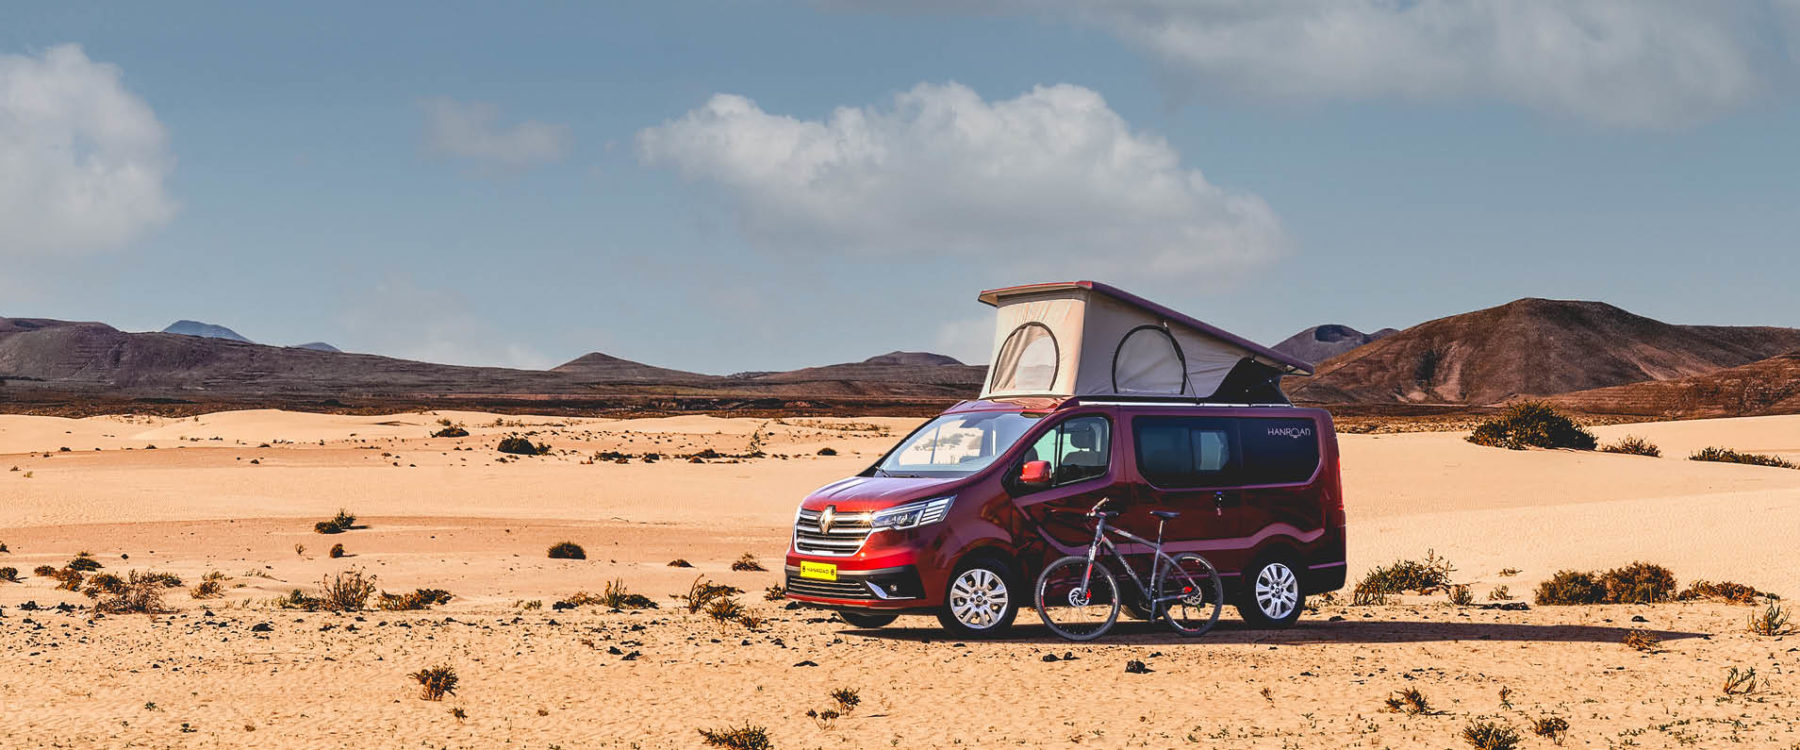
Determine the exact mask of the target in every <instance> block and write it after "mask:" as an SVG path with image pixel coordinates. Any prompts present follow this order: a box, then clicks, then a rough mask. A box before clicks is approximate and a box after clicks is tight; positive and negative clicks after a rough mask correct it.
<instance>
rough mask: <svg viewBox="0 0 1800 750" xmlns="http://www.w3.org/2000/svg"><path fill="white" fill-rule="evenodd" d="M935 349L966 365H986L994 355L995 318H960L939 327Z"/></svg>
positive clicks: (990, 316)
mask: <svg viewBox="0 0 1800 750" xmlns="http://www.w3.org/2000/svg"><path fill="white" fill-rule="evenodd" d="M935 347H936V348H934V349H933V350H932V351H935V352H937V353H939V354H947V355H949V356H952V357H955V358H957V359H960V360H962V361H963V363H964V364H971V365H979V364H985V363H986V362H987V361H988V358H989V357H990V356H992V355H993V353H994V352H993V348H994V316H992V315H984V316H981V317H978V318H960V319H957V320H951V321H947V322H945V323H943V324H941V325H939V326H938V330H937V338H936V341H935Z"/></svg>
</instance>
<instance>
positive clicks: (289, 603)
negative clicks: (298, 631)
mask: <svg viewBox="0 0 1800 750" xmlns="http://www.w3.org/2000/svg"><path fill="white" fill-rule="evenodd" d="M275 606H277V607H280V608H282V609H299V610H305V611H307V612H317V611H319V610H320V609H323V608H324V607H325V602H324V601H322V600H320V599H319V597H316V596H313V595H311V594H308V593H306V592H304V591H301V590H300V589H294V590H293V591H289V592H288V595H287V596H284V597H281V598H280V599H276V600H275Z"/></svg>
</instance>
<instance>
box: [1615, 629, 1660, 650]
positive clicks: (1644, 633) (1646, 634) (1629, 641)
mask: <svg viewBox="0 0 1800 750" xmlns="http://www.w3.org/2000/svg"><path fill="white" fill-rule="evenodd" d="M1620 642H1621V643H1624V644H1625V645H1627V646H1630V647H1632V648H1634V649H1637V650H1639V651H1650V652H1654V651H1656V649H1657V647H1658V646H1661V645H1662V639H1661V638H1658V637H1656V634H1655V633H1652V632H1650V631H1648V630H1635V629H1634V630H1632V631H1631V632H1629V633H1626V634H1625V637H1624V639H1622V640H1621V641H1620Z"/></svg>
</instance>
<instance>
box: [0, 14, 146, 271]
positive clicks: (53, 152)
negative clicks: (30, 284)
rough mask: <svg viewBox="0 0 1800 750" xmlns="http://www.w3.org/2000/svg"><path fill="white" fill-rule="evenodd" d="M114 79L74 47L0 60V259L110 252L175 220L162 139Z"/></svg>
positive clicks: (114, 73) (110, 68)
mask: <svg viewBox="0 0 1800 750" xmlns="http://www.w3.org/2000/svg"><path fill="white" fill-rule="evenodd" d="M119 79H120V71H119V68H118V67H117V66H114V65H109V64H106V63H97V62H94V61H92V60H89V59H88V57H87V55H86V53H84V52H82V49H81V47H80V46H79V45H74V44H64V45H60V46H57V47H52V48H50V49H49V50H48V51H46V52H45V53H44V54H43V55H42V56H41V57H32V56H26V55H0V258H6V257H25V256H43V255H70V254H77V253H83V252H91V251H95V250H105V249H110V248H116V247H119V246H122V245H124V244H126V243H128V242H130V241H132V240H133V239H136V238H138V237H140V236H142V235H143V234H144V233H146V232H148V231H150V230H152V229H154V228H156V227H158V226H161V225H162V224H164V223H166V222H168V220H169V219H170V218H171V217H173V216H174V215H175V210H176V204H175V201H174V199H173V198H171V197H170V196H169V195H168V194H167V193H166V192H165V190H164V187H163V180H164V179H165V178H166V177H167V176H168V174H169V171H170V170H171V169H172V168H173V167H174V164H175V159H174V157H173V156H172V155H171V154H170V153H169V146H168V140H169V139H168V134H167V133H166V132H165V131H164V130H163V126H162V123H160V122H158V121H157V119H156V113H155V112H153V111H151V109H150V106H149V105H148V104H145V103H144V100H143V99H140V98H138V97H137V95H135V94H133V93H131V92H130V91H128V90H126V88H125V87H124V85H123V84H121V83H120V80H119Z"/></svg>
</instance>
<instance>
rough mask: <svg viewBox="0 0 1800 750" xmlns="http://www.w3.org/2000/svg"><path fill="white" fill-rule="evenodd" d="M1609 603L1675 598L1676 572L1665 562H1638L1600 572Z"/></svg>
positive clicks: (1664, 600) (1645, 601)
mask: <svg viewBox="0 0 1800 750" xmlns="http://www.w3.org/2000/svg"><path fill="white" fill-rule="evenodd" d="M1600 585H1602V586H1605V587H1606V601H1607V603H1609V604H1657V603H1660V602H1666V601H1669V600H1671V599H1674V598H1675V574H1674V573H1671V572H1669V569H1668V568H1665V567H1663V566H1661V565H1652V564H1650V563H1646V562H1634V563H1632V564H1630V565H1627V566H1625V567H1623V568H1614V569H1612V570H1609V571H1606V572H1605V573H1603V574H1601V575H1600Z"/></svg>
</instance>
